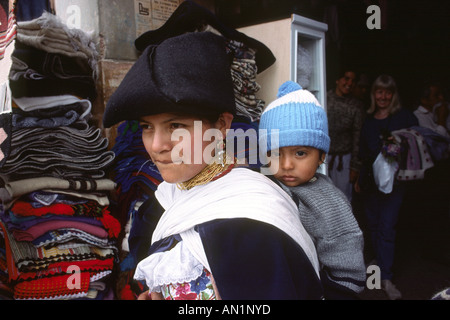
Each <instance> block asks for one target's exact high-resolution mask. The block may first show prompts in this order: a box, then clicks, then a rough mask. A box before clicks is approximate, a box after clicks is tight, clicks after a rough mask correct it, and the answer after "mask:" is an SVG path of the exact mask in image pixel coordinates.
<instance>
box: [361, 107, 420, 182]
mask: <svg viewBox="0 0 450 320" xmlns="http://www.w3.org/2000/svg"><path fill="white" fill-rule="evenodd" d="M418 123H419V122H418V120H417V118H416V116H415V115H414V114H413V113H412V112H411V111H409V110H406V109H400V111H398V112H396V113H395V114H392V115H390V116H389V117H387V118H386V119H381V120H379V119H375V118H374V117H373V115H370V116H368V117H367V118H366V120H365V121H364V123H363V126H362V128H361V136H360V139H359V159H360V160H361V163H362V167H361V170H360V178H359V179H360V181H359V182H360V186H361V187H362V188H363V189H369V188H372V187H373V186H374V181H373V175H372V164H373V162H374V161H375V159H376V157H377V156H378V154H379V153H380V151H381V147H382V139H381V135H382V133H383V131H387V132H392V131H395V130H400V129H406V128H410V127H412V126H417V125H418Z"/></svg>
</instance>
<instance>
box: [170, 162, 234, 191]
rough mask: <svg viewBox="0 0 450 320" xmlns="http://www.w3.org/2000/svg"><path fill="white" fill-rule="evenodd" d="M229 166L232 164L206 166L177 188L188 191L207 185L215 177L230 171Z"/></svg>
mask: <svg viewBox="0 0 450 320" xmlns="http://www.w3.org/2000/svg"><path fill="white" fill-rule="evenodd" d="M231 165H232V164H225V165H222V164H219V163H216V162H213V163H211V164H209V165H208V166H206V167H205V168H204V169H203V170H202V171H200V172H199V173H198V174H196V175H195V176H194V177H192V178H191V179H189V180H187V181H184V182H180V183H177V187H178V188H179V189H181V190H190V189H192V188H193V187H195V186H199V185H203V184H207V183H208V182H210V181H212V180H213V179H214V178H215V177H217V176H218V175H219V174H221V173H224V172H225V171H227V170H228V169H231V168H230V166H231Z"/></svg>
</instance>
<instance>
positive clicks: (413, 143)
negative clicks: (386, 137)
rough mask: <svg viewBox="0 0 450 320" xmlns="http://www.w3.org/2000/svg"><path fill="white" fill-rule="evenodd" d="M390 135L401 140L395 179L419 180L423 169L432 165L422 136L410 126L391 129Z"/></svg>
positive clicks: (423, 174) (422, 175) (422, 176)
mask: <svg viewBox="0 0 450 320" xmlns="http://www.w3.org/2000/svg"><path fill="white" fill-rule="evenodd" d="M392 135H393V136H394V137H396V138H397V140H398V141H401V143H400V145H401V150H402V151H401V154H400V160H399V162H398V164H399V169H398V172H397V179H398V180H403V181H411V180H420V179H423V178H424V176H425V170H427V169H429V168H431V167H433V166H434V162H433V159H432V157H431V154H430V153H429V151H428V146H427V144H426V142H425V139H424V138H423V136H422V135H421V134H420V133H419V132H417V131H416V130H413V129H411V128H408V129H401V130H397V131H393V132H392Z"/></svg>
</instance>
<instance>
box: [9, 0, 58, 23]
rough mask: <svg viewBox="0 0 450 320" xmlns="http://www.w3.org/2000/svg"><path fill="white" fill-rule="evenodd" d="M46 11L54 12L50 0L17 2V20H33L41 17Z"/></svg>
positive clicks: (21, 0)
mask: <svg viewBox="0 0 450 320" xmlns="http://www.w3.org/2000/svg"><path fill="white" fill-rule="evenodd" d="M44 11H47V12H52V7H51V5H50V1H49V0H20V1H17V3H16V20H17V21H29V20H33V19H36V18H39V17H40V16H41V15H42V14H43V13H44Z"/></svg>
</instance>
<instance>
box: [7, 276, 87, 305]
mask: <svg viewBox="0 0 450 320" xmlns="http://www.w3.org/2000/svg"><path fill="white" fill-rule="evenodd" d="M72 275H73V274H64V275H58V276H53V277H47V278H41V279H36V280H31V281H24V282H20V283H17V284H16V285H15V286H14V298H15V299H52V298H53V299H57V298H70V297H82V296H85V295H87V292H88V289H89V281H90V274H89V272H80V273H79V274H78V276H79V280H80V282H79V284H80V286H79V288H77V287H76V286H75V287H73V286H70V284H71V281H70V280H71V279H72V278H70V279H69V277H71V276H72ZM68 280H69V284H68Z"/></svg>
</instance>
